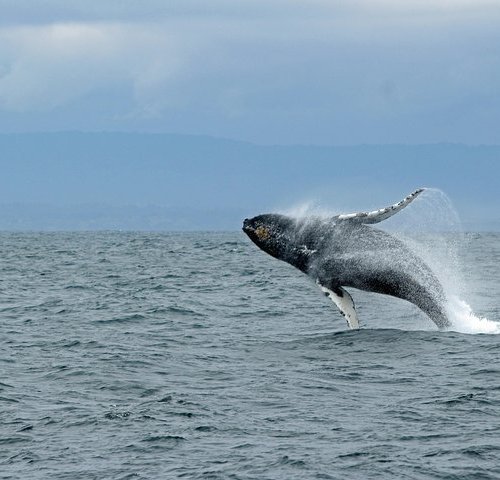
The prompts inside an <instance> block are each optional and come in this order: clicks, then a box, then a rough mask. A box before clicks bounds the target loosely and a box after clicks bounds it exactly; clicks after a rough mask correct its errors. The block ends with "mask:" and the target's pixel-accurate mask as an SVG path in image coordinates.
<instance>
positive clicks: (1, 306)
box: [0, 232, 500, 480]
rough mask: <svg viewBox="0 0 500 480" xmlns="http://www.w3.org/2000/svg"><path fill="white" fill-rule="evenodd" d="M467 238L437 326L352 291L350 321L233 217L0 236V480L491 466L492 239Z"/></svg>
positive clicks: (495, 434)
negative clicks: (213, 229)
mask: <svg viewBox="0 0 500 480" xmlns="http://www.w3.org/2000/svg"><path fill="white" fill-rule="evenodd" d="M448 235H450V234H448ZM461 235H462V234H461ZM463 235H464V236H465V242H462V240H463V239H462V240H461V245H462V248H460V249H459V251H458V253H457V255H458V256H459V260H460V264H461V268H460V271H461V273H460V281H459V282H455V283H459V284H460V285H459V286H460V288H452V289H451V290H453V292H452V293H453V294H454V295H455V294H456V295H457V296H456V297H454V299H453V300H452V303H451V304H450V305H451V306H450V308H452V310H453V315H454V325H453V327H452V328H451V330H452V331H445V332H443V331H437V329H436V327H435V326H434V324H433V323H432V322H431V321H430V320H429V319H428V318H427V317H426V316H425V315H424V314H423V313H422V312H420V311H419V310H418V309H417V308H416V307H415V306H413V305H411V304H409V303H407V302H404V301H402V300H398V299H394V298H391V297H386V296H382V295H377V294H372V293H365V292H360V291H356V290H351V293H352V295H353V298H354V301H355V303H356V305H357V309H358V315H359V318H360V322H361V325H362V328H361V330H359V331H348V330H346V328H347V327H346V324H345V321H344V319H343V318H342V317H341V315H340V314H339V313H338V311H337V310H336V309H335V306H334V305H333V304H332V303H331V302H330V301H329V300H328V299H327V298H325V297H324V295H322V294H321V292H320V291H319V289H318V288H317V286H316V285H315V284H314V282H313V281H311V280H310V279H308V278H307V277H306V276H305V275H303V274H301V273H300V272H299V271H298V270H295V269H294V268H292V267H291V266H289V265H287V264H285V263H283V262H280V261H278V260H275V259H273V258H271V257H269V256H266V255H265V254H264V253H262V252H261V251H259V250H258V249H257V248H256V247H255V246H254V245H253V244H251V242H250V241H249V240H248V239H247V238H246V237H245V236H244V234H243V233H240V232H231V233H179V234H174V233H119V232H115V233H3V234H0V478H2V479H18V478H23V479H24V478H26V479H28V478H29V479H42V478H43V479H46V478H51V479H72V480H73V479H105V478H106V479H129V478H130V479H136V478H137V479H156V478H158V479H169V478H200V479H201V478H203V479H242V480H243V479H256V480H257V479H258V480H261V479H283V480H288V479H315V478H317V479H344V478H359V479H371V478H381V479H387V478H398V479H399V478H412V479H424V478H442V479H445V478H446V479H458V478H471V479H472V478H474V479H476V478H483V479H488V478H491V479H494V478H500V336H499V335H496V333H498V324H497V322H498V321H499V320H500V310H499V293H500V271H499V268H498V265H499V264H500V235H498V234H467V233H465V234H463ZM448 238H450V237H448ZM415 242H416V243H415V245H416V248H420V247H418V245H422V244H423V243H422V242H421V241H420V240H419V239H417V240H416V241H415ZM424 243H425V242H424ZM438 243H439V242H438ZM424 250H425V249H424ZM428 250H432V249H428ZM450 271H451V272H453V271H455V269H454V268H452V269H450ZM447 275H448V273H447ZM456 275H458V273H456ZM448 280H452V281H451V284H452V283H454V279H448ZM450 288H451V287H450ZM460 319H461V321H462V323H460Z"/></svg>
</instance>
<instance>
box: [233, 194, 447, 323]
mask: <svg viewBox="0 0 500 480" xmlns="http://www.w3.org/2000/svg"><path fill="white" fill-rule="evenodd" d="M421 191H422V190H417V191H416V192H414V193H413V194H411V195H409V196H408V197H406V198H405V199H404V200H403V201H401V202H399V203H398V204H396V205H393V206H391V207H388V208H385V209H381V210H377V211H375V212H369V213H358V214H350V215H339V216H336V217H333V218H332V219H326V220H325V219H320V218H309V219H293V218H291V217H288V216H284V215H276V214H267V215H259V216H257V217H254V218H253V219H250V220H248V219H247V220H245V222H244V226H243V230H244V231H245V233H246V234H247V235H248V236H249V237H250V239H251V240H252V241H253V242H254V243H256V244H257V246H259V247H260V248H261V249H262V250H264V251H265V252H267V253H269V254H270V255H272V256H274V257H276V258H278V259H280V260H283V261H285V262H287V263H289V264H291V265H293V266H295V267H296V268H298V269H299V270H301V271H302V272H304V273H305V274H307V275H309V276H310V277H311V278H313V279H314V280H315V281H316V282H317V283H318V285H319V286H320V287H321V289H322V290H323V291H324V292H325V294H327V295H328V296H329V297H330V298H331V299H332V300H333V301H334V303H335V304H336V305H337V306H338V307H339V309H340V311H341V313H342V314H343V315H344V316H345V317H346V320H347V322H348V324H349V326H350V327H351V328H358V327H359V322H358V319H357V315H356V311H355V307H354V302H353V301H352V298H351V296H350V295H349V293H348V292H347V290H345V289H344V287H352V288H357V289H360V290H365V291H369V292H376V293H381V294H386V295H391V296H394V297H398V298H401V299H404V300H407V301H409V302H411V303H413V304H414V305H416V306H418V307H419V308H420V309H421V310H422V311H424V312H425V313H426V314H427V315H428V316H429V317H430V318H431V319H432V320H433V321H434V323H435V324H436V325H437V326H438V327H439V328H446V327H447V326H449V321H448V319H447V316H446V312H445V310H444V303H445V294H444V291H443V288H442V286H441V284H440V282H439V280H438V279H437V278H436V276H435V275H434V273H433V272H432V270H431V269H430V268H429V266H428V265H427V264H426V263H425V262H424V261H423V260H422V259H421V258H419V257H418V256H417V255H415V254H414V253H413V252H412V251H411V250H410V249H409V248H408V247H407V246H406V245H405V244H404V243H403V242H402V241H400V240H399V239H397V238H396V237H394V236H392V235H390V234H388V233H386V232H384V231H382V230H378V229H376V228H373V227H370V226H368V225H367V224H369V223H377V222H379V221H382V220H383V219H385V218H388V216H391V215H393V214H394V213H396V212H397V211H399V210H401V209H402V208H404V207H405V206H406V205H408V204H409V203H410V202H411V201H412V200H413V199H414V198H415V197H416V196H417V195H418V194H419V193H420V192H421Z"/></svg>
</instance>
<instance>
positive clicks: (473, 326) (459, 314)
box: [446, 296, 500, 334]
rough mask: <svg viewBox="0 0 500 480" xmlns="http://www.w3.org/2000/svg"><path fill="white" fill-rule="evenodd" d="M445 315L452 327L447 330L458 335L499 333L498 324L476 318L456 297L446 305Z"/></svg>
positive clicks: (467, 305)
mask: <svg viewBox="0 0 500 480" xmlns="http://www.w3.org/2000/svg"><path fill="white" fill-rule="evenodd" d="M446 313H447V314H448V318H449V319H450V321H451V323H452V326H451V327H450V328H449V330H451V331H453V332H460V333H472V334H474V333H490V334H499V333H500V323H499V322H495V321H493V320H488V319H487V318H484V317H478V316H477V315H475V314H474V312H473V311H472V308H471V307H470V306H469V304H468V303H467V302H465V301H464V300H461V299H460V298H458V297H456V296H451V297H450V299H449V301H448V303H447V304H446Z"/></svg>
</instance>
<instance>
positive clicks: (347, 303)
mask: <svg viewBox="0 0 500 480" xmlns="http://www.w3.org/2000/svg"><path fill="white" fill-rule="evenodd" d="M316 284H317V285H318V286H319V288H321V291H322V292H323V293H324V294H325V295H326V296H327V297H328V298H330V300H331V301H332V302H333V303H334V304H335V305H337V307H338V309H339V310H340V313H341V314H342V315H343V316H344V318H345V319H346V321H347V325H349V328H350V329H351V330H356V329H358V328H359V321H358V315H357V314H356V309H355V307H354V301H353V299H352V297H351V295H350V293H349V292H348V291H347V290H345V289H344V288H342V287H338V290H339V291H340V293H341V294H342V295H338V294H337V293H335V292H334V291H333V290H330V289H329V288H326V287H324V286H323V285H321V284H320V283H319V281H316Z"/></svg>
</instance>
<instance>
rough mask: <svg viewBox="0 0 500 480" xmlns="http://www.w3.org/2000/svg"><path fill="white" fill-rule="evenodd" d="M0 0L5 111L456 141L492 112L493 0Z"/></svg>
mask: <svg viewBox="0 0 500 480" xmlns="http://www.w3.org/2000/svg"><path fill="white" fill-rule="evenodd" d="M4 3H5V5H3V8H4V11H3V15H2V20H1V21H0V114H1V115H3V118H4V119H6V118H8V115H10V114H12V115H14V114H15V115H18V116H19V115H25V117H24V118H28V116H29V115H30V114H32V113H34V112H38V113H39V114H40V115H41V114H43V112H46V113H47V115H49V114H50V113H51V112H54V111H59V112H63V111H64V113H61V121H60V123H61V124H64V122H66V124H67V125H69V126H70V128H71V125H73V124H76V123H78V125H79V127H80V128H81V125H82V124H83V125H84V128H85V125H87V127H86V128H87V129H92V128H93V126H94V125H95V124H96V117H95V115H97V114H95V115H94V117H93V116H92V115H93V114H92V111H93V110H94V111H95V112H97V111H99V115H101V118H100V121H101V123H100V126H101V128H102V127H103V126H104V127H106V126H107V128H110V129H113V128H118V129H119V128H132V129H134V128H137V129H141V128H146V129H148V128H152V129H156V130H161V129H168V130H174V131H184V132H193V133H207V134H212V135H219V136H235V137H238V138H248V139H252V140H257V141H259V140H260V141H272V138H275V139H276V141H291V140H293V139H298V138H300V141H311V142H315V141H321V142H326V143H328V140H329V139H332V141H335V142H337V141H340V142H341V143H345V142H349V141H373V140H372V139H373V138H380V139H381V140H382V139H383V141H388V139H389V141H390V139H391V138H393V139H394V140H393V141H406V140H407V139H410V138H421V139H422V140H421V141H426V140H427V141H429V140H431V139H436V138H441V139H442V140H448V141H450V140H452V139H453V138H455V139H459V138H460V136H461V133H460V132H462V131H463V129H465V128H466V127H467V122H466V121H465V120H463V119H460V118H461V117H460V116H462V115H463V116H465V115H469V117H470V120H469V121H470V122H472V121H473V118H472V117H473V116H474V115H477V116H481V118H482V120H481V121H483V122H490V121H491V119H492V118H496V117H495V113H494V111H493V110H496V109H495V108H494V106H496V105H497V104H498V87H497V85H498V84H500V47H498V45H500V31H499V29H498V28H497V26H498V21H499V20H500V5H499V4H498V2H494V1H488V0H475V1H472V0H454V1H453V2H452V1H451V0H442V1H439V2H435V1H434V2H431V1H430V0H420V1H416V0H415V1H413V0H411V1H406V2H397V1H395V0H370V1H368V0H352V1H350V2H344V1H334V0H328V1H327V0H311V1H310V2H307V3H305V2H301V1H298V0H286V1H285V0H268V1H266V2H265V1H263V0H252V1H250V0H242V1H241V2H233V1H229V0H216V1H214V2H211V3H210V5H209V6H207V2H205V1H203V2H202V1H201V0H196V1H195V0H183V1H177V0H173V1H171V2H164V1H159V0H158V1H153V0H148V1H144V2H133V1H128V0H127V1H123V2H99V4H97V3H96V2H83V1H74V2H70V3H68V2H63V1H62V0H61V1H56V0H52V1H47V2H43V8H42V7H41V6H39V5H38V4H33V2H30V1H27V0H16V2H4ZM109 95H112V96H113V95H114V97H115V98H116V102H114V103H113V105H110V108H109V111H107V112H103V111H102V109H101V110H99V105H98V103H99V104H100V103H102V102H101V99H102V97H103V96H104V97H108V96H109ZM92 102H95V105H94V106H95V108H94V109H93V108H92V105H93V103H92ZM116 105H119V107H116ZM488 109H490V110H488ZM40 112H41V113H40ZM457 113H458V117H457ZM492 116H493V117H492ZM18 118H21V117H18ZM64 118H66V120H64ZM76 119H78V121H76ZM458 119H460V121H461V122H462V124H461V125H457V124H456V122H457V121H458ZM51 121H53V120H52V119H49V118H48V117H47V122H48V123H50V122H51ZM433 122H437V125H432V123H433ZM476 123H477V122H476ZM1 126H2V122H1V118H0V128H1ZM59 128H61V127H59ZM436 128H437V129H438V130H435V129H436ZM473 128H476V129H478V127H477V126H476V127H473ZM453 129H456V131H455V132H453ZM390 130H391V131H393V132H395V133H394V135H393V136H392V137H391V135H390V134H389V133H388V132H389V131H390ZM410 130H411V131H410ZM432 130H433V131H434V133H435V132H436V131H437V132H438V133H439V132H442V134H441V137H439V135H438V136H437V137H436V136H435V135H434V133H433V131H432ZM486 130H488V129H486ZM486 130H485V131H486ZM356 131H357V133H356ZM355 133H356V134H355ZM433 135H434V136H433ZM488 135H489V138H491V139H492V140H493V137H492V135H491V134H489V133H488ZM343 138H345V139H346V140H345V141H342V139H343ZM477 138H479V137H477ZM492 140H491V141H492Z"/></svg>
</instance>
